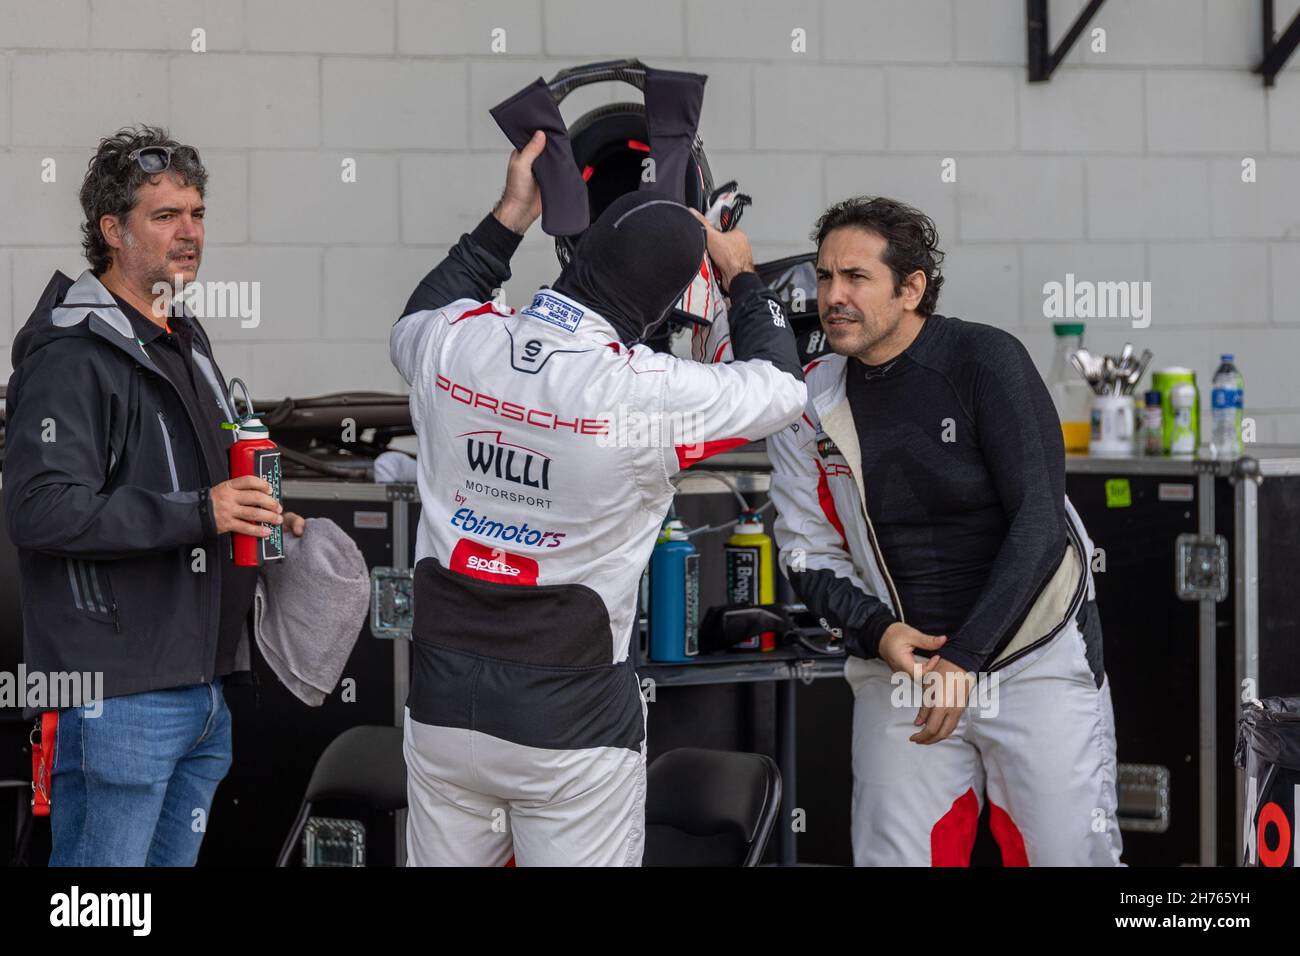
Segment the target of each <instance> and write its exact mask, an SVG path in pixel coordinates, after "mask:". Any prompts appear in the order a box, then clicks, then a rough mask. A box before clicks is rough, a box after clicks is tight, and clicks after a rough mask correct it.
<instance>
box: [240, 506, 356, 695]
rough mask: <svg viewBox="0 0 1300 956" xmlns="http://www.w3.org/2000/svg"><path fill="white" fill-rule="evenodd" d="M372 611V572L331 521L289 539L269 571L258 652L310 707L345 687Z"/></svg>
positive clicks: (257, 620) (262, 592)
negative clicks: (355, 648) (355, 649)
mask: <svg viewBox="0 0 1300 956" xmlns="http://www.w3.org/2000/svg"><path fill="white" fill-rule="evenodd" d="M369 607H370V572H369V570H368V569H367V568H366V560H365V558H363V557H362V556H361V551H360V550H359V549H358V548H357V546H356V543H355V542H354V541H353V540H352V539H351V538H349V537H348V536H347V534H346V533H345V532H344V531H343V529H342V528H340V527H339V526H338V525H336V524H335V523H334V522H333V521H330V520H329V519H328V518H308V519H307V520H306V524H305V527H304V528H303V532H302V537H301V538H298V537H296V536H295V535H294V534H293V533H291V532H290V531H288V530H286V531H285V533H284V558H283V559H282V560H280V561H275V562H272V563H271V564H267V565H264V566H263V567H262V568H261V570H260V572H259V573H258V575H257V590H256V592H255V593H254V595H253V629H254V632H255V634H256V636H257V647H258V650H260V651H261V652H262V656H263V657H265V658H266V662H267V663H268V664H270V665H271V670H273V671H275V676H276V677H278V678H280V682H281V683H283V684H284V686H285V687H287V688H289V690H291V691H293V693H294V695H295V696H297V697H298V699H299V700H301V701H303V702H304V703H306V704H310V705H311V706H312V707H319V706H320V705H321V704H323V703H324V702H325V698H326V696H327V695H329V694H330V693H331V692H332V691H333V690H334V688H335V686H336V685H337V684H338V682H339V677H340V676H342V674H343V668H344V666H346V664H347V662H348V657H349V655H351V653H352V646H353V645H354V644H355V643H356V641H357V635H358V634H359V633H360V631H361V626H362V624H363V622H364V621H365V619H366V611H367V610H368V609H369Z"/></svg>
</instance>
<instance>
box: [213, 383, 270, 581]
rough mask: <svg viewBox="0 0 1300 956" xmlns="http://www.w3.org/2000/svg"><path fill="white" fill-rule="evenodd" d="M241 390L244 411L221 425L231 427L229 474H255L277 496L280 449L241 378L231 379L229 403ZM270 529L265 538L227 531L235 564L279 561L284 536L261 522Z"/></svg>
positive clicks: (233, 404)
mask: <svg viewBox="0 0 1300 956" xmlns="http://www.w3.org/2000/svg"><path fill="white" fill-rule="evenodd" d="M236 384H238V385H239V387H240V388H241V389H242V390H243V392H244V407H245V408H246V409H247V411H245V413H244V414H243V415H241V416H239V419H238V420H237V421H234V422H227V423H226V424H225V426H224V427H226V428H230V429H233V430H234V432H235V443H234V444H233V445H231V446H230V477H231V478H238V477H240V476H241V475H256V476H257V477H258V478H261V479H262V480H263V481H266V482H267V483H269V484H270V486H271V496H272V497H273V498H275V500H276V501H279V500H280V449H279V447H278V446H277V445H276V444H275V442H273V441H271V438H270V435H269V434H268V431H267V428H266V426H265V425H264V424H262V420H261V419H260V418H258V417H257V413H256V412H255V411H253V400H252V399H251V398H249V395H248V386H247V385H245V384H244V383H243V381H242V380H241V379H237V378H233V379H231V380H230V390H229V394H230V407H231V408H234V407H235V385H236ZM264 527H266V528H269V529H270V530H271V533H270V534H269V535H267V536H266V537H264V538H259V537H257V536H256V535H251V534H241V533H240V532H237V531H232V532H231V533H230V545H231V548H232V550H233V553H234V559H235V564H237V565H239V566H240V567H246V568H250V567H258V566H259V565H262V564H265V563H266V562H267V561H278V560H280V559H281V558H283V557H284V536H283V534H282V532H281V526H280V525H274V524H264Z"/></svg>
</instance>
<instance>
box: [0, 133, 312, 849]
mask: <svg viewBox="0 0 1300 956" xmlns="http://www.w3.org/2000/svg"><path fill="white" fill-rule="evenodd" d="M207 177H208V174H207V170H205V169H204V167H203V164H202V162H201V161H200V159H199V154H198V152H197V150H195V149H194V148H193V147H190V146H184V145H182V144H180V143H177V142H175V141H174V140H172V139H170V138H169V137H168V135H167V133H166V132H165V131H164V130H161V129H157V128H154V127H149V126H143V127H138V128H133V129H122V130H119V131H118V132H117V133H115V134H114V135H112V136H109V137H107V138H106V139H103V140H102V141H101V142H100V144H99V148H98V149H97V151H96V152H95V155H94V157H93V158H92V159H91V161H90V165H89V168H88V169H87V172H86V178H85V181H84V182H83V183H82V187H81V206H82V210H83V212H84V213H85V217H86V220H85V222H84V223H83V224H82V227H81V229H82V247H83V249H84V252H85V256H86V259H87V260H88V261H89V263H90V268H89V269H87V270H86V271H84V272H83V273H82V274H81V276H80V277H79V278H78V279H77V280H76V281H73V280H72V279H70V278H68V277H67V276H65V275H64V274H63V273H61V272H56V273H55V274H54V276H53V278H51V279H50V282H49V284H48V285H47V286H46V287H45V291H44V292H43V293H42V294H41V298H40V301H39V302H37V304H36V308H35V309H34V310H33V312H32V315H31V318H30V319H28V321H27V323H26V325H24V326H23V328H22V330H21V331H20V332H19V333H18V335H17V336H15V338H14V343H13V367H14V372H13V376H12V377H11V378H10V380H9V388H8V393H7V421H8V428H7V435H6V446H7V447H6V454H5V463H4V499H5V511H6V514H7V518H8V522H9V534H10V537H11V538H12V539H13V542H14V544H15V545H16V546H17V548H18V554H19V568H20V571H21V576H22V592H23V601H22V607H23V652H24V658H25V663H26V666H27V669H28V671H29V672H38V671H39V672H44V673H50V672H56V671H62V672H69V671H71V672H83V673H84V672H92V673H93V672H99V673H102V674H103V695H104V700H102V701H97V702H95V703H94V704H93V705H91V706H81V707H75V706H68V704H69V702H66V701H64V702H62V703H60V702H57V701H56V702H53V703H54V705H55V706H56V707H62V709H61V710H60V713H59V720H58V725H57V732H56V735H55V741H54V759H53V773H52V778H51V818H50V822H51V832H52V836H53V853H52V854H51V857H50V864H51V865H53V866H145V865H148V866H189V865H193V863H194V862H195V860H196V858H197V857H198V852H199V846H200V843H201V842H202V839H203V832H204V829H205V824H206V817H207V813H208V810H209V808H210V807H211V804H212V798H213V795H214V794H215V792H216V789H217V785H218V784H219V783H220V782H221V780H222V778H223V777H224V776H225V775H226V771H227V770H228V769H229V767H230V761H231V743H230V712H229V710H228V709H227V708H226V705H225V701H224V699H223V696H222V681H223V678H225V677H226V676H227V675H230V674H233V673H235V672H237V671H246V670H248V669H249V661H250V653H249V635H250V629H249V627H248V623H247V619H248V612H249V608H250V605H251V603H252V598H253V588H254V585H255V582H256V574H257V572H256V569H255V568H243V567H237V566H236V565H235V564H234V562H233V560H232V557H231V547H230V541H229V539H228V537H227V535H228V534H229V533H230V532H240V533H243V534H250V535H255V536H266V535H268V534H270V530H269V529H268V528H266V527H265V526H264V525H266V524H272V525H279V524H283V525H284V526H285V527H286V528H289V529H290V530H292V531H293V533H294V534H299V535H300V534H301V533H302V527H303V520H302V519H301V518H299V517H298V516H297V515H293V514H288V513H282V512H281V507H280V505H279V504H278V503H277V502H276V500H275V499H274V498H273V497H271V495H270V494H269V492H270V490H271V489H270V486H269V485H268V484H267V483H266V482H265V481H263V480H261V479H260V478H256V477H252V476H245V477H241V478H236V479H233V480H231V479H230V471H229V457H228V450H229V448H230V446H231V444H232V443H233V434H234V433H233V432H232V431H230V430H229V429H223V428H222V427H221V426H222V423H223V422H226V421H229V420H232V419H233V418H234V413H233V410H232V409H231V407H230V401H229V399H228V397H227V395H226V392H225V385H224V382H225V381H226V379H225V376H224V375H223V374H222V372H221V370H220V368H219V367H218V366H217V363H216V358H215V356H214V355H213V351H212V345H211V343H210V342H209V340H208V336H207V333H206V332H205V331H204V329H203V327H202V326H201V325H200V324H199V322H198V320H197V319H196V318H195V317H194V316H193V315H190V314H188V313H187V312H186V310H185V309H184V308H181V307H180V306H179V304H177V305H173V304H172V301H171V296H170V294H168V295H160V294H159V292H158V291H157V290H158V288H161V287H163V286H165V287H167V288H169V289H170V288H174V287H175V285H176V284H177V283H178V281H179V283H180V284H182V285H184V284H188V283H190V282H193V281H194V280H195V278H196V277H197V275H198V270H199V264H200V262H201V261H202V258H203V238H204V228H203V216H204V198H203V197H204V191H205V188H206V185H207ZM44 743H45V744H46V745H47V746H48V745H49V744H50V743H51V742H50V741H45V742H44Z"/></svg>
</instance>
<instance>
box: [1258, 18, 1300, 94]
mask: <svg viewBox="0 0 1300 956" xmlns="http://www.w3.org/2000/svg"><path fill="white" fill-rule="evenodd" d="M1260 6H1261V7H1262V9H1263V27H1264V59H1262V60H1261V61H1260V63H1259V66H1257V67H1255V72H1256V73H1260V74H1263V76H1264V85H1265V86H1272V85H1273V80H1274V78H1275V77H1276V76H1277V74H1278V72H1279V71H1281V69H1282V67H1283V65H1284V64H1285V63H1286V61H1287V58H1288V57H1289V56H1291V54H1292V53H1294V52H1295V48H1296V46H1297V44H1300V11H1298V12H1297V13H1296V15H1295V16H1294V17H1292V18H1291V22H1290V24H1288V25H1287V28H1286V29H1285V30H1283V31H1282V35H1281V36H1280V37H1279V36H1275V35H1274V33H1273V0H1260Z"/></svg>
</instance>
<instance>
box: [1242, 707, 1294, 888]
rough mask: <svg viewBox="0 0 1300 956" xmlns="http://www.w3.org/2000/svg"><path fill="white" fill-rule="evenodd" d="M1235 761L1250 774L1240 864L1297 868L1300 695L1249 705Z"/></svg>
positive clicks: (1244, 712) (1248, 775) (1247, 781)
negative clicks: (1242, 852)
mask: <svg viewBox="0 0 1300 956" xmlns="http://www.w3.org/2000/svg"><path fill="white" fill-rule="evenodd" d="M1234 762H1235V763H1236V765H1237V766H1238V767H1241V768H1242V769H1244V770H1245V771H1246V812H1245V816H1244V818H1243V820H1242V834H1243V836H1244V837H1245V839H1244V845H1245V853H1244V855H1243V858H1242V861H1241V863H1242V866H1292V867H1293V866H1295V865H1296V862H1297V856H1298V855H1300V854H1298V853H1297V846H1296V844H1297V839H1296V838H1297V833H1296V821H1297V819H1300V697H1266V698H1265V699H1264V700H1260V701H1252V702H1251V703H1249V704H1247V705H1246V708H1245V710H1244V711H1243V712H1242V715H1241V723H1240V724H1239V725H1238V728H1237V748H1236V752H1235V754H1234Z"/></svg>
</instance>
